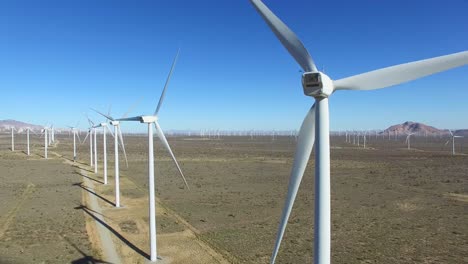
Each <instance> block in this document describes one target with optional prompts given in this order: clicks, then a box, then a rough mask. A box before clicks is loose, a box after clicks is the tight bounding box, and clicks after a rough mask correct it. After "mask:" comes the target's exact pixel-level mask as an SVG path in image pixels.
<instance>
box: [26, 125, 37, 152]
mask: <svg viewBox="0 0 468 264" xmlns="http://www.w3.org/2000/svg"><path fill="white" fill-rule="evenodd" d="M31 131H32V132H33V133H34V131H33V130H31V128H30V127H27V128H26V144H27V146H28V147H27V154H28V156H29V155H31V152H30V149H29V133H30V132H31ZM34 134H36V133H34ZM36 135H37V134H36Z"/></svg>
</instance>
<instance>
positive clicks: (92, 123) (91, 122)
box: [86, 115, 94, 126]
mask: <svg viewBox="0 0 468 264" xmlns="http://www.w3.org/2000/svg"><path fill="white" fill-rule="evenodd" d="M86 118H87V119H88V123H89V126H94V122H93V121H91V119H89V117H88V115H86Z"/></svg>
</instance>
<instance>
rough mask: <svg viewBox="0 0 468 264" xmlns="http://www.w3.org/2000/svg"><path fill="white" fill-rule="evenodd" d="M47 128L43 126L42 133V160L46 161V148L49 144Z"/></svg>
mask: <svg viewBox="0 0 468 264" xmlns="http://www.w3.org/2000/svg"><path fill="white" fill-rule="evenodd" d="M48 130H49V128H48V127H47V126H44V128H43V130H42V132H43V133H44V158H45V159H47V146H48V144H49V142H48V141H47V133H48Z"/></svg>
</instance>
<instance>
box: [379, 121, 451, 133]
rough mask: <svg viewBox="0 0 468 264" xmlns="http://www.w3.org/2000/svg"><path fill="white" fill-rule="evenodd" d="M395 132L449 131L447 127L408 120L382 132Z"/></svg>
mask: <svg viewBox="0 0 468 264" xmlns="http://www.w3.org/2000/svg"><path fill="white" fill-rule="evenodd" d="M388 132H390V133H395V132H397V133H398V134H406V133H417V134H420V135H424V134H428V135H430V134H441V133H442V134H445V133H448V131H447V130H446V129H438V128H435V127H433V126H428V125H425V124H423V123H418V122H411V121H406V122H404V123H403V124H398V125H393V126H391V127H389V128H387V129H385V130H384V131H383V132H382V133H388Z"/></svg>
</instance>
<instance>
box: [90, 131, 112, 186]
mask: <svg viewBox="0 0 468 264" xmlns="http://www.w3.org/2000/svg"><path fill="white" fill-rule="evenodd" d="M99 127H102V129H103V130H102V136H103V139H102V141H103V143H102V147H103V157H104V161H103V162H104V164H103V174H104V184H107V139H106V134H107V123H104V122H103V123H99V124H98V125H95V126H93V128H94V129H96V128H99ZM95 131H96V130H95ZM109 131H110V130H109ZM110 132H111V133H112V131H110ZM94 135H95V137H94V141H95V144H96V132H95V133H94ZM94 146H95V149H96V145H94ZM96 157H97V155H96ZM95 162H97V159H96V160H95ZM95 164H96V163H95ZM96 168H97V166H96V167H95V168H94V171H95V172H96V171H97V169H96Z"/></svg>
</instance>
